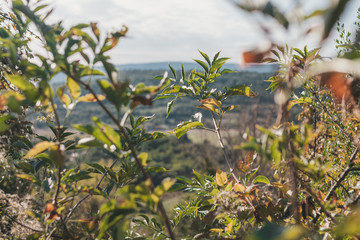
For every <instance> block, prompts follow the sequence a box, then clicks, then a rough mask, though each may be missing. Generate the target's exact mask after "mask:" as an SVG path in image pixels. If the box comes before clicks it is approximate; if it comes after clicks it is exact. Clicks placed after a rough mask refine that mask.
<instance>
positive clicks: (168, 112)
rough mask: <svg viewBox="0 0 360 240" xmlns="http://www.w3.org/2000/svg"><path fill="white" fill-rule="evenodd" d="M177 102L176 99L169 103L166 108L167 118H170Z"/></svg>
mask: <svg viewBox="0 0 360 240" xmlns="http://www.w3.org/2000/svg"><path fill="white" fill-rule="evenodd" d="M175 100H176V98H174V99H173V100H171V101H170V102H168V103H167V106H166V112H167V114H166V118H168V117H169V115H170V112H171V110H172V108H173V106H174V103H175Z"/></svg>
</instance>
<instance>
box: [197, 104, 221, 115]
mask: <svg viewBox="0 0 360 240" xmlns="http://www.w3.org/2000/svg"><path fill="white" fill-rule="evenodd" d="M197 108H201V109H205V110H209V111H212V112H215V113H219V110H218V109H216V108H215V106H214V105H212V104H209V103H204V104H201V105H200V106H197Z"/></svg>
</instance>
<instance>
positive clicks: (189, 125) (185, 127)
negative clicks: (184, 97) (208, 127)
mask: <svg viewBox="0 0 360 240" xmlns="http://www.w3.org/2000/svg"><path fill="white" fill-rule="evenodd" d="M194 128H204V125H203V124H202V123H201V122H185V123H183V124H181V125H180V126H179V127H177V128H175V129H174V132H175V134H176V137H177V138H180V137H181V136H183V135H184V134H185V133H187V132H188V131H189V130H191V129H194Z"/></svg>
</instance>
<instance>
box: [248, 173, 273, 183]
mask: <svg viewBox="0 0 360 240" xmlns="http://www.w3.org/2000/svg"><path fill="white" fill-rule="evenodd" d="M252 183H254V184H255V183H265V184H270V180H269V179H268V178H267V177H265V176H262V175H259V176H257V177H256V178H254V180H253V181H252Z"/></svg>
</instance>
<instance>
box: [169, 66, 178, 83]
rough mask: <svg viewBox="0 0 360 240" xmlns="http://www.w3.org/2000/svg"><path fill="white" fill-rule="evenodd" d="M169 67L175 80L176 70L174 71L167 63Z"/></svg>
mask: <svg viewBox="0 0 360 240" xmlns="http://www.w3.org/2000/svg"><path fill="white" fill-rule="evenodd" d="M169 68H170V70H171V72H172V74H173V76H174V78H175V80H176V78H177V76H176V71H175V69H174V68H173V67H172V66H171V65H170V64H169Z"/></svg>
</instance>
